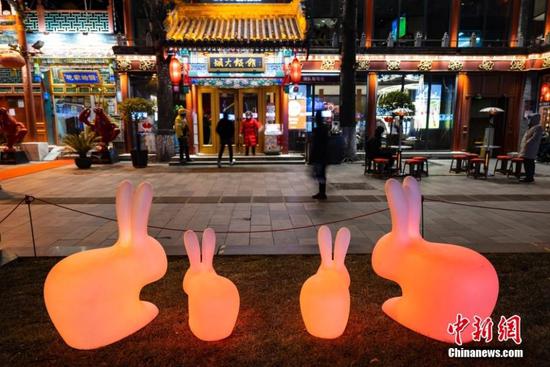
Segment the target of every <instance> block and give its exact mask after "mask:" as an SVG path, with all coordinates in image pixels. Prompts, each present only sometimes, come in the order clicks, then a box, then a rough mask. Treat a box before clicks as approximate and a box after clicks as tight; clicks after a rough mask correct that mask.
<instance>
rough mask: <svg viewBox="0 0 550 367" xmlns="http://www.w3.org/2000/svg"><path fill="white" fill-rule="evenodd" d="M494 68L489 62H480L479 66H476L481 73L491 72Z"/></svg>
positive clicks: (492, 63) (493, 64)
mask: <svg viewBox="0 0 550 367" xmlns="http://www.w3.org/2000/svg"><path fill="white" fill-rule="evenodd" d="M494 67H495V63H494V62H493V61H491V60H485V61H482V62H481V64H479V65H478V68H479V69H480V70H483V71H491V70H493V68H494Z"/></svg>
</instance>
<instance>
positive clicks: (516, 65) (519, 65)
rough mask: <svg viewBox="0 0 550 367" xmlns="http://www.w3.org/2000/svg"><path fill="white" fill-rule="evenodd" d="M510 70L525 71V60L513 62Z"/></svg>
mask: <svg viewBox="0 0 550 367" xmlns="http://www.w3.org/2000/svg"><path fill="white" fill-rule="evenodd" d="M510 70H514V71H523V70H525V60H524V59H523V60H512V62H511V63H510Z"/></svg>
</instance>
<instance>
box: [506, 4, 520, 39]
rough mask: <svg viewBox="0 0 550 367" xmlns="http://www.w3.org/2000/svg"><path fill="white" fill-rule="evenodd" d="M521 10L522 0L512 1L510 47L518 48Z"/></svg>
mask: <svg viewBox="0 0 550 367" xmlns="http://www.w3.org/2000/svg"><path fill="white" fill-rule="evenodd" d="M520 10H521V0H513V1H512V19H511V24H510V36H509V37H508V47H517V42H518V30H519V17H520Z"/></svg>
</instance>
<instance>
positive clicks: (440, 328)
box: [372, 177, 499, 343]
mask: <svg viewBox="0 0 550 367" xmlns="http://www.w3.org/2000/svg"><path fill="white" fill-rule="evenodd" d="M385 188H386V196H387V198H388V204H389V207H390V212H391V218H392V230H391V232H390V233H388V234H386V235H384V236H383V237H382V238H380V240H378V242H377V244H376V246H375V248H374V250H373V253H372V267H373V269H374V271H375V272H376V273H377V274H378V275H380V276H381V277H383V278H386V279H389V280H392V281H394V282H396V283H398V284H399V285H400V286H401V289H402V292H403V295H402V296H400V297H395V298H390V299H389V300H387V301H386V302H384V304H383V305H382V310H383V311H384V312H385V313H386V314H387V315H388V316H389V317H391V318H392V319H394V320H395V321H397V322H398V323H400V324H401V325H403V326H405V327H407V328H409V329H411V330H413V331H416V332H417V333H420V334H422V335H425V336H427V337H430V338H433V339H436V340H439V341H443V342H448V343H453V342H454V336H453V335H451V334H449V332H448V331H447V328H448V326H449V324H451V323H453V322H455V320H456V319H457V314H459V313H460V314H462V316H464V317H467V318H469V319H470V320H473V318H474V316H475V315H477V316H479V317H480V318H481V319H485V318H486V317H489V316H490V315H491V313H492V312H493V309H494V307H495V304H496V301H497V297H498V290H499V285H498V277H497V273H496V271H495V269H494V268H493V266H492V265H491V263H490V262H489V261H488V260H487V259H486V258H485V257H483V256H482V255H480V254H479V253H477V252H475V251H473V250H470V249H468V248H465V247H460V246H456V245H450V244H442V243H432V242H428V241H426V240H424V238H422V236H421V235H420V232H419V227H420V211H421V194H420V188H419V186H418V182H417V181H416V180H415V179H414V178H412V177H406V178H405V181H404V183H403V187H401V184H400V183H399V182H397V181H396V180H394V179H389V180H388V181H387V182H386V187H385ZM462 338H463V341H464V342H469V341H471V340H472V325H471V324H470V325H468V327H467V328H466V329H465V330H464V331H463V334H462Z"/></svg>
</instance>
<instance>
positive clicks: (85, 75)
mask: <svg viewBox="0 0 550 367" xmlns="http://www.w3.org/2000/svg"><path fill="white" fill-rule="evenodd" d="M61 74H62V75H63V80H64V81H65V83H66V84H101V77H100V76H99V71H97V70H75V71H73V70H71V71H62V72H61Z"/></svg>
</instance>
